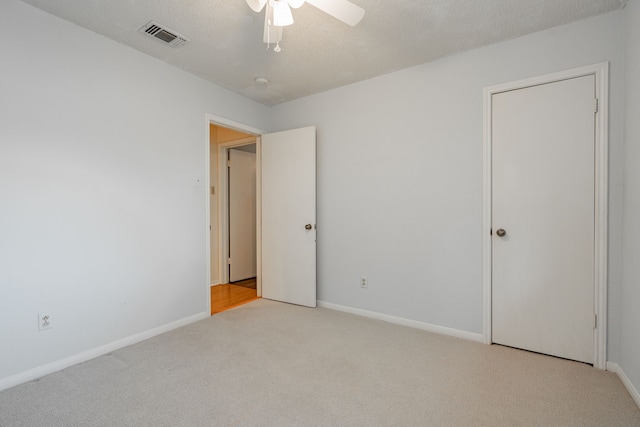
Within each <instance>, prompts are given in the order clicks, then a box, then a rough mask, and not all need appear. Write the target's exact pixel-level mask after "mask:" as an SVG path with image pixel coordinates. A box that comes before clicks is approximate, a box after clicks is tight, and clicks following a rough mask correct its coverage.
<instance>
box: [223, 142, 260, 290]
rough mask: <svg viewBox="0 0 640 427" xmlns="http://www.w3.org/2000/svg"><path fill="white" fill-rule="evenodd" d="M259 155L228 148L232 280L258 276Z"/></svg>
mask: <svg viewBox="0 0 640 427" xmlns="http://www.w3.org/2000/svg"><path fill="white" fill-rule="evenodd" d="M256 241H257V240H256V154H255V153H252V152H248V151H243V150H240V149H230V150H229V259H230V261H229V281H230V282H237V281H239V280H245V279H249V278H252V277H256Z"/></svg>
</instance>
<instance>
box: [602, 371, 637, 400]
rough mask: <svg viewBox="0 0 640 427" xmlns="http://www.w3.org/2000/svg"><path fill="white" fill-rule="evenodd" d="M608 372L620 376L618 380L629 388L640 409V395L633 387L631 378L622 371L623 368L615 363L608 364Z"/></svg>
mask: <svg viewBox="0 0 640 427" xmlns="http://www.w3.org/2000/svg"><path fill="white" fill-rule="evenodd" d="M607 371H611V372H614V373H615V374H616V375H618V378H620V381H622V384H624V386H625V387H626V388H627V391H628V392H629V394H630V395H631V398H632V399H633V400H634V401H635V402H636V405H638V407H639V408H640V393H638V390H637V389H636V388H635V387H634V386H633V383H632V382H631V380H630V379H629V377H627V375H626V374H625V373H624V371H623V370H622V367H621V366H620V365H618V364H617V363H615V362H607Z"/></svg>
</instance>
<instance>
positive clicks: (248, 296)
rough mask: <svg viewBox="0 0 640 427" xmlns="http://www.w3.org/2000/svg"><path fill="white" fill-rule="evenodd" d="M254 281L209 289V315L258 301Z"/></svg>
mask: <svg viewBox="0 0 640 427" xmlns="http://www.w3.org/2000/svg"><path fill="white" fill-rule="evenodd" d="M255 282H256V279H249V280H244V281H242V282H237V283H230V284H226V285H216V286H212V287H211V314H212V315H213V314H216V313H220V312H223V311H225V310H229V309H230V308H234V307H237V306H239V305H242V304H246V303H248V302H250V301H253V300H256V299H258V298H259V297H258V295H257V291H256V289H255V288H256V286H255Z"/></svg>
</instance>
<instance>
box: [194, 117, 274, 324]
mask: <svg viewBox="0 0 640 427" xmlns="http://www.w3.org/2000/svg"><path fill="white" fill-rule="evenodd" d="M212 124H214V125H218V126H224V127H226V128H229V129H234V130H238V131H240V132H245V133H250V134H254V135H256V136H257V139H256V157H257V158H258V159H259V158H260V157H259V156H258V153H259V152H260V151H259V144H257V141H259V140H260V138H259V136H260V135H262V134H264V133H266V132H265V131H264V130H261V129H258V128H254V127H252V126H248V125H245V124H243V123H239V122H236V121H233V120H230V119H227V118H225V117H221V116H216V115H213V114H209V113H206V114H205V126H206V130H205V136H206V140H205V142H204V146H205V164H204V168H205V169H204V172H205V175H204V176H206V177H207V182H208V184H207V187H206V188H207V189H208V188H211V176H210V175H211V165H210V164H209V159H210V156H211V153H210V144H211V135H210V130H211V125H212ZM219 169H220V167H218V174H220V170H219ZM259 171H260V167H259V166H257V169H256V173H259ZM218 186H220V182H218ZM258 188H259V187H258ZM204 193H205V194H204V197H205V198H204V202H205V215H206V221H205V236H206V238H205V246H206V247H205V255H206V263H205V264H206V265H205V268H206V272H205V277H206V284H207V285H206V287H205V288H206V289H205V301H206V304H207V312H208V313H211V286H212V281H211V280H212V279H211V230H210V228H209V226H210V225H211V224H209V223H210V222H211V203H210V195H209V191H205V192H204ZM258 203H260V198H259V199H258ZM218 209H220V197H219V196H218ZM260 212H261V211H260V206H259V207H258V213H260ZM219 225H220V216H218V227H219ZM258 225H260V222H258ZM259 231H260V229H258V232H259ZM259 237H260V234H258V238H259ZM218 240H220V230H219V228H218ZM260 247H261V246H260V245H259V244H258V249H259V248H260ZM221 253H222V252H220V253H219V255H220V254H221ZM220 256H221V255H220ZM258 256H259V254H258ZM260 267H261V263H260V258H258V280H257V282H258V283H257V290H258V296H260V295H262V293H261V292H262V282H261V280H260V271H261V270H260ZM220 270H222V264H220ZM218 275H219V277H218V280H217V282H218V283H220V282H221V280H220V277H222V276H221V272H220V271H219V272H218ZM214 280H215V279H214Z"/></svg>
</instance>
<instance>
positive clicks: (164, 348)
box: [0, 300, 640, 427]
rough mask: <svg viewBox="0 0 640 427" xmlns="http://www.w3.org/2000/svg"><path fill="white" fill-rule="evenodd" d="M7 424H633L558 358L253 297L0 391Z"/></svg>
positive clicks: (589, 371)
mask: <svg viewBox="0 0 640 427" xmlns="http://www.w3.org/2000/svg"><path fill="white" fill-rule="evenodd" d="M0 425H2V426H5V427H13V426H29V427H36V426H318V425H321V426H626V427H628V426H640V410H639V409H638V407H637V406H636V405H635V403H634V402H633V400H632V399H631V397H630V396H629V394H628V393H627V391H626V390H625V388H624V387H623V385H622V384H621V383H620V381H619V380H618V378H617V377H616V376H615V375H614V374H612V373H610V372H604V371H599V370H596V369H594V368H592V367H590V366H587V365H584V364H581V363H576V362H570V361H567V360H561V359H556V358H552V357H546V356H542V355H538V354H534V353H528V352H525V351H519V350H514V349H510V348H505V347H500V346H487V345H482V344H478V343H473V342H468V341H464V340H459V339H455V338H450V337H446V336H440V335H436V334H432V333H428V332H424V331H420V330H416V329H410V328H405V327H402V326H397V325H393V324H389V323H384V322H381V321H376V320H371V319H365V318H361V317H357V316H353V315H349V314H344V313H340V312H335V311H331V310H327V309H308V308H302V307H297V306H292V305H287V304H281V303H276V302H272V301H267V300H259V301H256V302H253V303H250V304H248V305H246V306H243V307H240V308H238V309H235V310H231V311H227V312H224V313H221V314H218V315H215V316H213V317H212V318H210V319H206V320H203V321H200V322H197V323H194V324H192V325H189V326H186V327H184V328H181V329H177V330H175V331H172V332H169V333H166V334H163V335H161V336H158V337H155V338H152V339H150V340H147V341H144V342H142V343H139V344H136V345H134V346H131V347H127V348H124V349H122V350H118V351H116V352H114V353H112V354H109V355H106V356H103V357H99V358H97V359H94V360H91V361H89V362H86V363H83V364H80V365H77V366H73V367H71V368H68V369H65V370H64V371H61V372H58V373H55V374H52V375H49V376H46V377H44V378H42V379H40V380H38V381H33V382H30V383H27V384H23V385H20V386H17V387H14V388H12V389H9V390H5V391H3V392H0Z"/></svg>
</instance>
